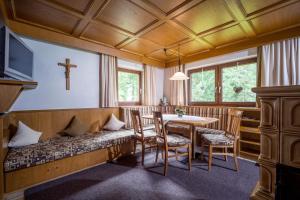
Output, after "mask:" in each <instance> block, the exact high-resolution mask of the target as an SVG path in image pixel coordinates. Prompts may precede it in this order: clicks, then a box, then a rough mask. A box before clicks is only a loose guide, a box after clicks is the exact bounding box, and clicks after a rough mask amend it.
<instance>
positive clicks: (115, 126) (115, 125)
mask: <svg viewBox="0 0 300 200" xmlns="http://www.w3.org/2000/svg"><path fill="white" fill-rule="evenodd" d="M124 125H125V123H124V122H122V121H120V120H119V119H118V118H117V117H116V116H115V115H114V114H111V117H110V119H109V121H108V122H107V123H106V124H105V125H104V127H103V129H106V130H109V131H118V130H120V129H121V128H122V127H123V126H124Z"/></svg>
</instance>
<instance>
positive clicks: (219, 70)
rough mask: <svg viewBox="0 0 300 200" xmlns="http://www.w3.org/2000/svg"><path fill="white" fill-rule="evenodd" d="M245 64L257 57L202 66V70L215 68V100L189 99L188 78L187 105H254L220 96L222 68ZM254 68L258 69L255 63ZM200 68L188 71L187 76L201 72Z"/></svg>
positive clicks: (254, 60)
mask: <svg viewBox="0 0 300 200" xmlns="http://www.w3.org/2000/svg"><path fill="white" fill-rule="evenodd" d="M237 63H238V64H239V65H245V64H249V63H257V57H254V58H247V59H242V60H237V61H233V62H228V63H222V64H217V65H212V66H209V67H204V68H203V71H205V70H212V69H214V70H215V82H216V83H215V86H216V87H215V97H216V98H215V100H216V101H215V102H201V101H197V102H196V101H191V97H192V96H191V95H192V94H191V81H190V80H191V79H189V80H188V87H187V88H188V104H189V105H195V106H197V105H214V106H245V107H253V106H256V102H223V99H222V96H223V88H222V70H223V69H224V68H229V67H234V66H236V65H237ZM256 68H257V70H258V66H257V65H256ZM201 71H202V68H196V69H192V70H189V71H188V76H189V77H191V75H192V74H193V73H197V72H201ZM257 83H258V71H257V76H256V85H257Z"/></svg>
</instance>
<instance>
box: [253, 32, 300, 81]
mask: <svg viewBox="0 0 300 200" xmlns="http://www.w3.org/2000/svg"><path fill="white" fill-rule="evenodd" d="M258 58H259V63H258V64H259V67H260V74H261V86H283V85H300V38H292V39H287V40H283V41H279V42H274V43H271V44H267V45H263V46H262V47H260V48H259V50H258Z"/></svg>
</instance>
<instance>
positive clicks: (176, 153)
mask: <svg viewBox="0 0 300 200" xmlns="http://www.w3.org/2000/svg"><path fill="white" fill-rule="evenodd" d="M175 155H176V160H177V161H178V152H177V149H175Z"/></svg>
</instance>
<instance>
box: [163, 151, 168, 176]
mask: <svg viewBox="0 0 300 200" xmlns="http://www.w3.org/2000/svg"><path fill="white" fill-rule="evenodd" d="M167 172H168V151H167V150H165V167H164V176H167Z"/></svg>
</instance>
